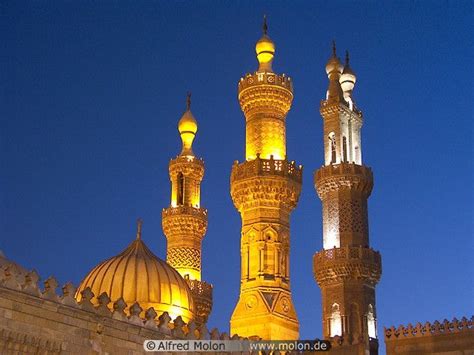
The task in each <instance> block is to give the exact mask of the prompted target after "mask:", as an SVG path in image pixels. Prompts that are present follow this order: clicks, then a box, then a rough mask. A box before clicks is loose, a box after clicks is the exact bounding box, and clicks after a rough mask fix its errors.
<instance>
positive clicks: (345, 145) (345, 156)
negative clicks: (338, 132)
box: [342, 136, 347, 163]
mask: <svg viewBox="0 0 474 355" xmlns="http://www.w3.org/2000/svg"><path fill="white" fill-rule="evenodd" d="M342 156H343V159H344V160H343V161H344V163H347V138H346V137H345V136H344V137H342Z"/></svg>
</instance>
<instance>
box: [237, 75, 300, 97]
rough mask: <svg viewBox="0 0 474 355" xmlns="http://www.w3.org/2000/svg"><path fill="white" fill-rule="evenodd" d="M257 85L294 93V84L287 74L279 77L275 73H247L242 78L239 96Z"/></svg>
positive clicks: (239, 85)
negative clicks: (274, 87) (270, 86)
mask: <svg viewBox="0 0 474 355" xmlns="http://www.w3.org/2000/svg"><path fill="white" fill-rule="evenodd" d="M255 85H272V86H279V87H282V88H284V89H286V90H290V91H291V92H293V82H292V80H291V78H290V77H289V76H286V75H285V74H281V75H278V74H275V73H273V72H255V73H247V74H246V75H245V76H244V77H242V78H240V81H239V84H238V90H239V94H240V93H241V92H242V91H244V90H245V89H248V88H249V87H252V86H255Z"/></svg>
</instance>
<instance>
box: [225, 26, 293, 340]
mask: <svg viewBox="0 0 474 355" xmlns="http://www.w3.org/2000/svg"><path fill="white" fill-rule="evenodd" d="M263 32H264V33H263V37H262V38H261V39H260V40H259V41H258V42H257V45H256V52H257V58H258V62H259V64H260V65H259V68H258V70H257V71H256V72H254V73H252V74H246V76H245V77H244V78H241V79H240V82H239V84H238V91H239V96H238V97H239V102H240V106H241V108H242V111H243V112H244V115H245V121H246V161H245V162H243V163H240V164H239V163H238V162H235V163H234V165H233V167H232V174H231V178H230V180H231V187H230V190H231V191H230V192H231V196H232V200H233V202H234V205H235V207H236V208H237V210H238V211H239V212H240V215H241V217H242V233H241V284H240V297H239V301H238V303H237V305H236V307H235V309H234V313H233V314H232V318H231V321H230V328H231V333H232V334H238V335H240V336H244V337H260V338H263V339H270V340H271V339H276V340H281V339H289V340H291V339H298V335H299V325H298V319H297V316H296V312H295V308H294V306H293V301H292V298H291V291H290V270H289V252H290V213H291V211H292V210H293V209H294V208H295V207H296V204H297V202H298V198H299V195H300V191H301V175H302V167H301V166H299V167H298V166H296V165H295V163H294V162H289V161H288V160H287V159H286V137H285V131H286V127H285V119H286V114H287V113H288V111H289V110H290V107H291V102H292V100H293V87H292V82H291V79H290V78H289V77H287V76H285V74H283V75H279V74H276V73H274V72H273V70H272V61H273V56H274V53H275V45H274V43H273V42H272V40H271V39H270V38H269V37H268V35H267V25H266V21H265V22H264V27H263Z"/></svg>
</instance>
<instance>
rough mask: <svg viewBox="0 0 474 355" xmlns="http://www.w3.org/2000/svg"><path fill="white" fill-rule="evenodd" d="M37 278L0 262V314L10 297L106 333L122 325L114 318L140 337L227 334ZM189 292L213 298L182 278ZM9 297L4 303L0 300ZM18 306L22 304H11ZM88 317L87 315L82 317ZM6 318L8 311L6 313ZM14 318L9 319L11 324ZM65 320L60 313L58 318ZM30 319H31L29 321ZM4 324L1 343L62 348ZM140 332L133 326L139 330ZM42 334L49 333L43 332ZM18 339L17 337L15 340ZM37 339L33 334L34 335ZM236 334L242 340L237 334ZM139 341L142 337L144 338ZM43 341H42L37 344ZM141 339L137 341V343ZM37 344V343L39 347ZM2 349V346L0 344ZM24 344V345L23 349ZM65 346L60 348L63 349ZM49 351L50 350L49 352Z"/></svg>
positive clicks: (206, 288) (200, 285) (208, 289)
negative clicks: (144, 333) (83, 321)
mask: <svg viewBox="0 0 474 355" xmlns="http://www.w3.org/2000/svg"><path fill="white" fill-rule="evenodd" d="M39 280H40V278H39V276H38V274H37V273H36V271H34V270H33V271H30V272H28V273H27V274H26V275H25V274H24V273H21V272H18V271H17V270H16V268H14V267H12V266H10V265H5V266H3V267H1V268H0V314H3V313H2V308H3V307H4V306H5V305H8V304H11V303H12V302H13V303H15V302H23V303H25V304H30V305H34V306H35V307H36V308H35V314H41V312H42V311H43V310H44V312H54V313H60V314H62V315H63V316H62V317H71V318H77V321H73V320H71V324H78V323H79V320H80V319H89V321H88V322H91V321H92V322H95V324H96V329H97V333H103V332H107V330H106V329H105V328H107V327H108V326H110V327H111V328H113V329H124V326H120V325H116V324H115V323H116V322H122V323H126V324H128V325H131V326H138V327H141V328H144V329H147V331H151V333H147V334H148V338H146V337H145V338H144V339H143V340H145V339H164V338H165V339H166V338H169V339H229V336H228V335H227V333H220V332H219V331H218V330H217V329H213V330H212V331H211V332H209V331H208V329H207V327H206V324H205V322H201V323H199V324H200V325H199V327H198V326H197V325H196V324H197V322H195V321H194V320H192V321H190V322H188V323H185V322H184V321H183V319H182V318H181V316H178V317H176V318H175V319H171V317H170V316H169V314H168V312H163V313H161V314H157V312H156V311H155V309H154V308H153V307H149V308H148V309H146V310H145V309H143V308H142V307H141V306H140V304H139V303H137V302H135V303H134V304H131V305H128V304H127V303H126V302H125V301H124V300H123V298H120V299H118V300H115V301H114V302H112V301H111V299H110V297H109V296H108V294H107V293H106V292H103V293H102V294H100V295H95V294H94V293H93V292H92V291H91V289H90V287H87V288H85V289H84V290H82V291H81V300H80V301H77V299H76V297H75V294H76V287H75V286H74V285H72V284H71V283H66V284H65V285H64V286H62V287H61V288H60V290H61V291H58V288H59V287H58V286H59V284H58V282H57V281H56V279H55V278H54V277H49V278H48V279H46V280H45V281H44V282H43V287H41V285H40V282H39ZM187 281H188V284H189V286H190V288H191V290H192V291H193V293H196V294H198V295H199V296H200V297H202V298H207V299H211V300H212V285H209V284H207V283H205V282H199V281H197V280H187ZM6 300H9V301H8V302H7V303H5V302H4V301H6ZM16 309H17V310H21V309H22V307H21V306H17V307H16ZM86 315H87V317H89V318H87V317H86ZM10 317H11V316H10ZM12 321H13V320H11V319H10V320H9V323H8V324H11V323H12ZM63 321H64V318H63ZM31 322H32V321H31ZM6 325H7V324H3V323H2V324H1V325H0V342H2V341H3V342H12V343H18V342H22V343H24V344H29V343H31V344H33V345H35V346H36V347H38V348H41V349H47V350H51V351H52V350H55V349H56V350H57V349H63V348H64V346H65V345H64V344H61V342H54V340H47V339H44V338H42V337H41V336H40V335H39V334H35V335H31V334H30V335H28V336H26V335H25V336H24V335H23V333H21V334H20V333H18V334H17V333H15V332H14V331H11V330H8V329H7V328H4V326H6ZM140 332H141V331H136V330H134V331H133V334H138V333H140ZM46 333H48V332H47V331H46ZM20 338H21V339H20ZM36 338H38V339H36ZM236 339H242V338H239V337H238V336H237V337H236ZM143 340H142V341H141V342H142V343H143ZM41 342H43V344H39V343H41ZM142 343H141V344H140V345H142ZM40 345H41V346H40ZM2 349H6V348H2ZM25 349H26V348H25ZM63 350H64V349H63ZM53 353H54V352H53Z"/></svg>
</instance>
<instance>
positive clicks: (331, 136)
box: [329, 132, 336, 164]
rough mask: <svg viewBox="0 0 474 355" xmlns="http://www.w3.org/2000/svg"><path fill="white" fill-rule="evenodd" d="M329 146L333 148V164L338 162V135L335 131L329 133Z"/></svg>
mask: <svg viewBox="0 0 474 355" xmlns="http://www.w3.org/2000/svg"><path fill="white" fill-rule="evenodd" d="M329 147H330V149H331V164H335V163H336V137H335V136H334V133H332V132H331V134H329Z"/></svg>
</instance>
